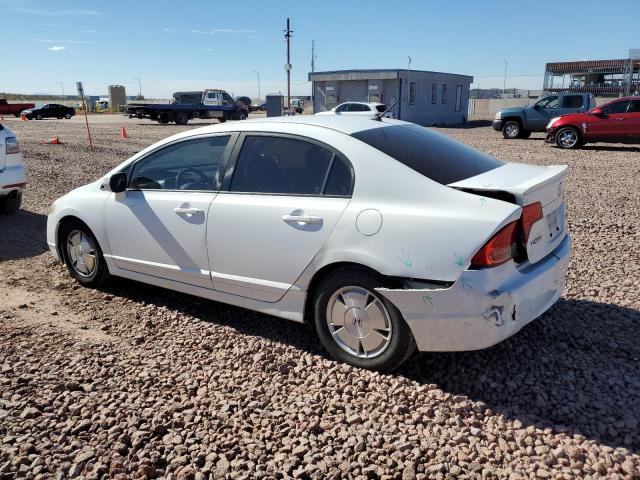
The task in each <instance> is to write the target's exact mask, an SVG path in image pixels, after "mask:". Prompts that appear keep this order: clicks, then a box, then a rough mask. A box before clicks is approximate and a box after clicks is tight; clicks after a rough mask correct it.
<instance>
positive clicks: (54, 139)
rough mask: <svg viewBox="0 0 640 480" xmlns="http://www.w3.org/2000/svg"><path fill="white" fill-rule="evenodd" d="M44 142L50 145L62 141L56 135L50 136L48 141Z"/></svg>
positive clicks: (59, 143)
mask: <svg viewBox="0 0 640 480" xmlns="http://www.w3.org/2000/svg"><path fill="white" fill-rule="evenodd" d="M44 143H48V144H50V145H61V144H62V142H61V141H60V139H59V138H58V137H52V138H51V140H49V141H48V142H44Z"/></svg>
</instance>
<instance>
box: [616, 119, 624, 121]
mask: <svg viewBox="0 0 640 480" xmlns="http://www.w3.org/2000/svg"><path fill="white" fill-rule="evenodd" d="M616 120H617V121H619V122H622V121H624V118H616Z"/></svg>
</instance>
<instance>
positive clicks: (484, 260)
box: [471, 221, 519, 267]
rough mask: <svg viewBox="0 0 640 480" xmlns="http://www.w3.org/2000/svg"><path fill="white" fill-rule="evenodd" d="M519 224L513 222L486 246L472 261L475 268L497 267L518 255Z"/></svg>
mask: <svg viewBox="0 0 640 480" xmlns="http://www.w3.org/2000/svg"><path fill="white" fill-rule="evenodd" d="M518 223H519V221H515V222H511V223H510V224H509V225H507V226H506V227H504V228H503V229H502V230H500V231H499V232H498V233H496V234H495V235H494V236H493V237H491V239H490V240H489V241H488V242H487V243H485V244H484V247H482V248H481V249H480V250H479V251H478V253H476V254H475V255H474V256H473V258H472V259H471V266H473V267H497V266H498V265H502V264H503V263H505V262H506V261H508V260H510V259H512V258H515V256H516V254H517V253H518Z"/></svg>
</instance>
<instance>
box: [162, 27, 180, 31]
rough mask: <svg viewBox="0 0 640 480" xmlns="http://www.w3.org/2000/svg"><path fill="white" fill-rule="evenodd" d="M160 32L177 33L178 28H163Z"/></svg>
mask: <svg viewBox="0 0 640 480" xmlns="http://www.w3.org/2000/svg"><path fill="white" fill-rule="evenodd" d="M162 31H163V32H179V31H180V29H179V28H163V29H162Z"/></svg>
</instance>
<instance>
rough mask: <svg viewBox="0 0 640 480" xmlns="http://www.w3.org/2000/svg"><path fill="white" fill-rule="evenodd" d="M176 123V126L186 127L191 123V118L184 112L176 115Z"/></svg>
mask: <svg viewBox="0 0 640 480" xmlns="http://www.w3.org/2000/svg"><path fill="white" fill-rule="evenodd" d="M175 122H176V125H186V124H187V123H189V116H188V115H187V114H186V113H184V112H180V113H178V114H176V118H175Z"/></svg>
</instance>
